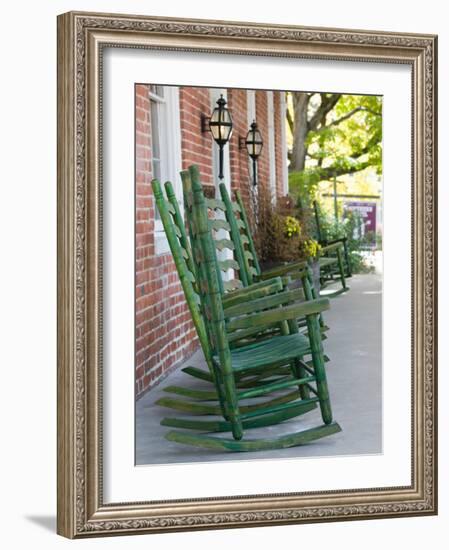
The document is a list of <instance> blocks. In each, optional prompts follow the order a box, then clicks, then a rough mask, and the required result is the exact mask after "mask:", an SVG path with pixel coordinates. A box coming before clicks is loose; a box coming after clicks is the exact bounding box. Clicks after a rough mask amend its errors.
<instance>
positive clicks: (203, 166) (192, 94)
mask: <svg viewBox="0 0 449 550" xmlns="http://www.w3.org/2000/svg"><path fill="white" fill-rule="evenodd" d="M179 103H180V110H181V149H182V167H183V169H186V168H188V166H190V165H191V164H198V165H199V167H200V173H201V182H202V184H203V185H214V180H213V176H212V146H215V144H214V143H213V139H212V135H211V133H210V132H209V131H207V132H204V133H203V132H202V131H201V115H202V114H205V115H206V116H209V115H210V113H211V102H210V91H209V88H189V87H181V88H180V89H179Z"/></svg>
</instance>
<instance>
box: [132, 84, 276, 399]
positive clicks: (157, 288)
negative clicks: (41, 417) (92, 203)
mask: <svg viewBox="0 0 449 550" xmlns="http://www.w3.org/2000/svg"><path fill="white" fill-rule="evenodd" d="M148 91H149V86H147V85H137V86H136V394H137V395H141V394H142V393H143V392H144V391H145V390H146V389H148V388H149V387H151V386H153V385H154V384H155V383H156V382H157V381H158V379H160V378H161V377H162V376H163V375H164V374H165V373H167V372H168V371H170V370H171V369H173V368H175V366H176V365H177V364H179V363H181V362H182V361H183V360H184V359H185V358H186V357H187V356H188V355H190V354H191V353H192V352H193V351H194V350H195V349H196V347H197V345H198V344H197V339H196V335H195V331H194V327H193V324H192V322H191V318H190V313H189V311H188V308H187V305H186V303H185V300H184V295H183V292H182V288H181V285H180V284H179V281H178V276H177V272H176V268H175V266H174V263H173V261H172V257H171V254H170V252H168V253H165V254H159V255H156V254H155V245H154V213H155V210H154V209H155V206H154V202H153V194H152V191H151V179H152V167H151V126H150V124H151V121H150V101H149V98H148ZM179 98H180V123H181V149H182V166H183V168H187V167H188V166H189V165H190V164H192V163H195V164H198V165H199V166H200V170H201V177H202V182H203V184H205V185H209V186H213V185H214V177H213V174H212V170H213V161H212V151H213V149H212V148H213V147H216V145H215V143H214V142H213V139H212V136H211V134H210V132H205V133H202V132H201V113H204V114H206V115H209V114H210V112H211V103H210V91H209V89H208V88H190V87H181V88H180V91H179ZM246 100H247V94H246V90H236V89H233V90H228V107H229V108H230V109H231V112H232V116H233V123H234V131H233V135H232V138H231V141H230V143H229V145H228V146H229V155H230V163H231V183H232V189H236V188H238V189H240V190H241V192H242V195H243V198H244V200H245V202H246V204H247V207H248V206H249V192H250V186H251V179H252V174H250V173H249V163H248V154H247V151H246V148H244V149H239V137H243V138H244V137H245V136H246V134H247V132H248V118H247V104H246ZM274 105H275V132H276V141H275V144H276V167H277V168H276V173H277V182H278V194H282V193H283V185H282V181H281V180H282V174H283V171H282V156H281V155H282V150H281V144H282V141H281V132H280V124H281V119H280V113H279V106H280V97H279V94H277V93H275V94H274ZM256 119H257V122H258V125H259V128H260V130H261V133H262V137H263V140H264V148H263V151H262V155H261V157H260V159H259V163H258V169H259V185H264V186H267V187H268V186H269V170H270V166H269V152H268V119H267V98H266V94H265V93H264V92H263V91H258V92H257V93H256Z"/></svg>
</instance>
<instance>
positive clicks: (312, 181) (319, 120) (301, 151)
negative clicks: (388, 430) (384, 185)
mask: <svg viewBox="0 0 449 550" xmlns="http://www.w3.org/2000/svg"><path fill="white" fill-rule="evenodd" d="M287 119H288V123H289V126H290V130H291V134H292V151H291V158H290V162H291V164H290V174H289V186H290V191H291V193H293V194H295V195H297V196H298V197H299V198H300V199H301V201H302V202H306V203H309V204H310V199H311V197H313V196H314V195H315V191H316V187H317V185H318V183H319V182H320V181H325V180H326V181H329V180H331V179H332V178H334V177H338V176H342V175H345V174H353V173H355V172H360V171H362V170H365V169H366V168H368V167H374V168H375V169H376V171H377V172H378V173H381V172H382V98H381V97H379V96H362V95H345V94H322V93H313V94H305V93H302V92H292V93H291V94H290V98H289V109H288V113H287Z"/></svg>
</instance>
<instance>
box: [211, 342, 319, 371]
mask: <svg viewBox="0 0 449 550" xmlns="http://www.w3.org/2000/svg"><path fill="white" fill-rule="evenodd" d="M310 352H311V349H310V344H309V340H308V338H307V337H306V336H304V335H303V334H301V333H296V334H289V335H286V336H274V337H272V338H270V339H267V340H263V341H261V342H258V343H256V344H253V345H251V346H246V347H244V348H236V349H233V350H231V361H232V368H233V370H234V371H237V372H238V371H242V370H247V369H255V368H259V367H262V366H267V365H269V364H273V365H274V364H279V365H281V364H287V363H289V362H290V361H292V360H293V359H295V358H297V357H298V356H301V355H307V354H309V353H310ZM213 359H214V361H216V362H217V364H219V360H218V356H214V357H213Z"/></svg>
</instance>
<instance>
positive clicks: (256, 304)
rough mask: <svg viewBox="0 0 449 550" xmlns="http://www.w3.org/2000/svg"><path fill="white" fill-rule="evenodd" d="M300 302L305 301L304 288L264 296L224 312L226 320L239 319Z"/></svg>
mask: <svg viewBox="0 0 449 550" xmlns="http://www.w3.org/2000/svg"><path fill="white" fill-rule="evenodd" d="M299 300H301V301H303V300H304V291H303V289H302V288H296V289H295V290H285V291H284V292H278V293H276V294H272V295H271V296H264V297H260V298H258V299H255V300H252V301H247V302H243V303H240V304H236V305H234V306H232V307H228V308H226V309H225V310H224V316H225V318H227V319H229V318H231V317H238V316H239V315H245V314H246V313H256V312H258V311H263V310H266V309H271V308H274V307H278V306H282V305H289V304H292V303H294V302H298V301H299Z"/></svg>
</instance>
